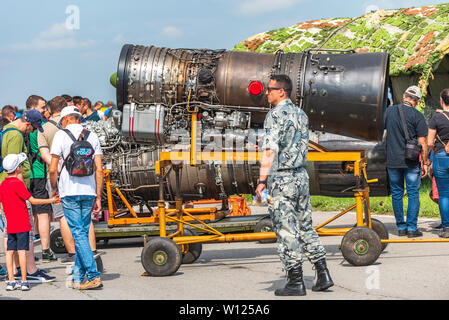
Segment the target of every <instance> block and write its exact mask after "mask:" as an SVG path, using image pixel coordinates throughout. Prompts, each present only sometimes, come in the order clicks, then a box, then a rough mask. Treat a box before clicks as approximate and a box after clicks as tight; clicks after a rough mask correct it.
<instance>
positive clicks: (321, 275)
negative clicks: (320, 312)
mask: <svg viewBox="0 0 449 320" xmlns="http://www.w3.org/2000/svg"><path fill="white" fill-rule="evenodd" d="M315 271H316V277H315V284H314V285H313V287H312V291H323V290H326V289H328V288H330V287H332V286H333V285H334V282H333V281H332V279H331V275H330V274H329V270H328V269H327V266H326V259H324V258H323V259H321V260H318V261H317V262H315Z"/></svg>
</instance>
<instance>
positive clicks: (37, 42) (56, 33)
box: [9, 23, 94, 51]
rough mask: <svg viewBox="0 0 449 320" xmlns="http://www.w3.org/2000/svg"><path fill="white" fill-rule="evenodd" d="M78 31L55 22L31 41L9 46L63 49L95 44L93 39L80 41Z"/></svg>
mask: <svg viewBox="0 0 449 320" xmlns="http://www.w3.org/2000/svg"><path fill="white" fill-rule="evenodd" d="M75 36H76V32H75V31H74V30H73V29H69V28H67V27H66V25H65V23H55V24H53V25H52V26H51V27H50V28H49V29H46V30H44V31H42V32H40V33H39V34H38V35H37V36H36V37H35V38H34V39H32V40H31V41H30V42H19V43H14V44H12V45H10V46H9V48H10V49H11V50H16V51H28V50H39V51H46V50H63V49H74V48H85V47H89V46H91V45H92V44H94V41H93V40H86V41H79V40H77V39H76V37H75Z"/></svg>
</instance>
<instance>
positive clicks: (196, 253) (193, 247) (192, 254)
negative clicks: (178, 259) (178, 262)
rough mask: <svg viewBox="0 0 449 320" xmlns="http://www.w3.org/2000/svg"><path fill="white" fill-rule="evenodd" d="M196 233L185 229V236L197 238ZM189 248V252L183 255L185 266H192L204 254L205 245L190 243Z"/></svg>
mask: <svg viewBox="0 0 449 320" xmlns="http://www.w3.org/2000/svg"><path fill="white" fill-rule="evenodd" d="M196 235H197V234H196V232H195V231H193V230H190V229H184V236H186V237H187V236H189V237H192V236H196ZM186 246H188V250H189V252H187V253H186V254H183V255H182V263H183V264H190V263H194V262H195V261H196V260H197V259H198V258H199V257H200V255H201V252H203V244H202V243H189V244H186Z"/></svg>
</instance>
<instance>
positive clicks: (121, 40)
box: [112, 33, 126, 44]
mask: <svg viewBox="0 0 449 320" xmlns="http://www.w3.org/2000/svg"><path fill="white" fill-rule="evenodd" d="M112 42H113V43H118V44H122V43H124V42H126V38H125V36H124V35H123V34H122V33H119V34H117V35H116V36H115V37H114V39H112Z"/></svg>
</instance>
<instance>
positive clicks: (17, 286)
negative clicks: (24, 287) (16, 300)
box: [6, 281, 20, 291]
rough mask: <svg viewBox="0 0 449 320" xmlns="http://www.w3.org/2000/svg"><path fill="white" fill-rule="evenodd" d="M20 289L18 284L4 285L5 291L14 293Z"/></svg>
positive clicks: (8, 283) (9, 283)
mask: <svg viewBox="0 0 449 320" xmlns="http://www.w3.org/2000/svg"><path fill="white" fill-rule="evenodd" d="M17 289H20V284H19V283H18V282H15V281H14V282H9V281H8V282H7V283H6V291H14V290H17Z"/></svg>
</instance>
